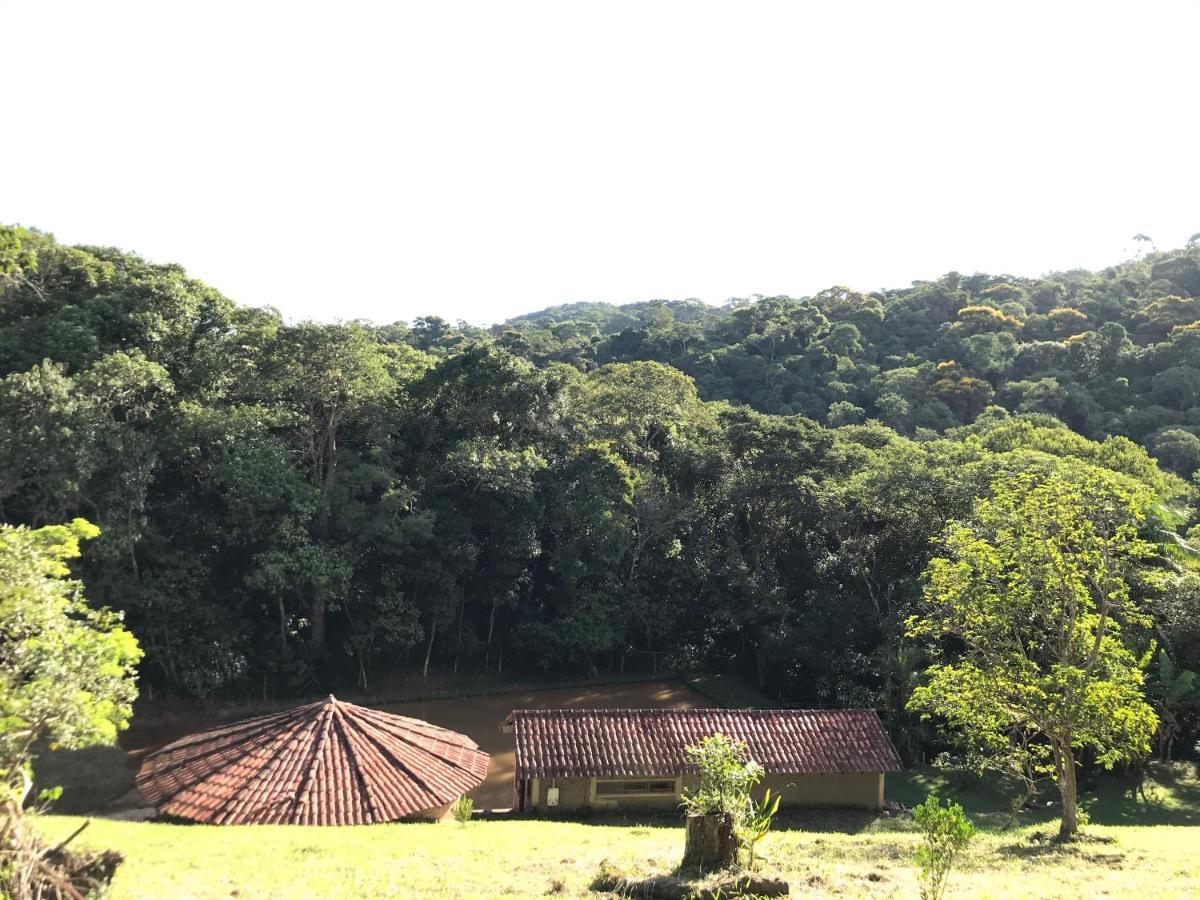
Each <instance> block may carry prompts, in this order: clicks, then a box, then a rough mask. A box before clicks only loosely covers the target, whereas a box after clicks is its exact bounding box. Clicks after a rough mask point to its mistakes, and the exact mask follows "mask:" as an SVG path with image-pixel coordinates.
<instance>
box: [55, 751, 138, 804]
mask: <svg viewBox="0 0 1200 900" xmlns="http://www.w3.org/2000/svg"><path fill="white" fill-rule="evenodd" d="M33 775H34V795H35V796H36V794H37V792H38V791H41V790H44V789H47V788H53V787H61V788H62V789H63V790H62V796H61V797H60V798H59V799H58V800H57V801H55V803H54V806H53V809H54V812H56V813H62V814H64V815H82V814H88V813H96V812H100V811H103V810H107V809H110V808H112V807H113V805H114V804H117V803H118V801H120V800H121V799H122V798H123V797H126V796H127V795H130V792H131V791H136V789H137V786H136V784H135V782H134V770H133V769H132V767H131V766H130V765H129V758H128V756H127V755H126V753H125V751H124V750H122V749H121V748H120V747H88V748H87V749H86V750H50V749H47V748H45V747H42V748H39V749H38V750H37V752H36V754H35V757H34V761H33ZM141 802H144V801H141Z"/></svg>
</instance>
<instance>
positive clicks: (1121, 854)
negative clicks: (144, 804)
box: [39, 764, 1200, 900]
mask: <svg viewBox="0 0 1200 900" xmlns="http://www.w3.org/2000/svg"><path fill="white" fill-rule="evenodd" d="M1154 776H1155V777H1154V780H1153V781H1151V782H1149V783H1148V784H1147V798H1148V801H1149V802H1146V801H1143V800H1141V799H1139V798H1137V797H1136V796H1134V795H1133V793H1132V791H1131V790H1130V787H1131V784H1130V783H1129V782H1126V781H1123V780H1121V779H1119V778H1115V777H1110V778H1106V779H1103V780H1101V781H1100V782H1099V783H1098V784H1097V785H1096V786H1095V788H1094V790H1092V791H1090V792H1087V793H1085V795H1084V806H1085V808H1087V809H1088V810H1089V813H1090V815H1091V817H1092V820H1093V822H1094V823H1096V824H1094V825H1092V826H1089V828H1088V829H1087V837H1088V838H1089V839H1088V840H1086V841H1084V842H1081V843H1079V844H1077V845H1072V846H1068V847H1065V848H1064V847H1058V846H1056V845H1054V844H1052V843H1050V842H1048V841H1047V840H1045V838H1046V837H1047V836H1049V835H1050V834H1051V833H1052V831H1053V824H1052V823H1053V822H1054V810H1053V808H1051V809H1042V810H1038V811H1037V812H1034V813H1022V814H1016V813H1012V812H1011V811H1010V810H1009V809H1008V807H1009V806H1010V801H1009V796H1008V795H1007V793H1006V792H1005V791H1004V790H1002V789H1000V788H997V787H996V783H995V782H994V781H987V782H984V783H983V784H980V783H978V782H976V783H972V784H968V785H959V786H958V789H955V787H956V786H955V785H954V784H953V783H952V781H951V779H949V778H948V777H947V776H946V775H945V774H943V773H939V772H935V771H932V770H928V771H923V772H918V773H911V774H908V775H905V776H900V777H895V778H892V779H891V780H890V781H889V791H888V793H889V796H890V797H892V798H893V799H899V800H902V801H903V802H905V803H909V804H912V803H915V802H916V801H918V800H920V799H922V798H923V797H924V796H925V794H926V793H928V792H929V791H930V790H936V791H938V792H939V793H940V794H942V795H943V796H953V797H955V798H956V799H959V800H960V802H962V803H963V804H964V806H965V807H966V809H967V810H968V813H969V814H970V815H971V816H972V818H973V819H974V820H975V821H976V822H977V823H978V824H979V825H980V826H981V829H982V831H981V834H980V836H979V837H978V838H977V840H976V842H975V843H974V844H973V845H972V848H971V850H970V851H969V853H968V856H967V857H966V859H965V860H964V862H963V864H962V866H961V868H960V869H959V870H957V871H956V872H955V873H954V874H953V875H952V876H951V884H950V895H951V896H957V897H997V898H1000V897H1003V898H1010V897H1082V896H1099V895H1101V894H1107V895H1109V896H1136V895H1138V894H1152V895H1153V896H1154V897H1155V898H1156V900H1158V898H1166V897H1187V896H1192V897H1194V896H1196V893H1197V885H1200V854H1197V852H1196V849H1197V848H1200V821H1198V815H1200V778H1198V777H1197V770H1196V766H1195V765H1194V764H1176V765H1174V766H1171V767H1158V768H1156V769H1155V770H1154ZM81 821H82V820H81V819H79V818H77V817H72V816H59V815H53V816H45V817H42V818H41V819H40V820H39V823H40V826H41V827H42V828H43V830H44V831H45V833H46V835H47V836H48V837H50V838H61V837H63V836H65V835H66V834H69V833H70V831H72V830H73V829H74V828H75V827H77V826H78V825H79V824H80V822H81ZM912 829H913V826H912V823H911V822H910V821H908V820H904V819H889V818H877V817H875V816H873V815H870V814H866V813H862V814H854V813H848V812H833V811H830V812H806V813H802V814H794V815H793V816H792V817H790V818H786V819H783V818H781V820H780V822H779V827H778V828H777V830H776V831H774V832H773V833H772V834H771V835H769V836H768V837H767V838H766V840H765V841H764V842H763V851H764V856H765V859H766V861H765V863H764V864H763V866H762V867H761V868H762V871H763V872H764V874H770V875H774V876H777V877H783V878H786V879H787V880H788V881H789V882H790V884H791V886H792V891H793V893H794V894H803V893H807V894H815V895H818V896H822V895H823V896H847V897H889V896H895V897H911V896H915V895H916V881H915V879H914V875H913V870H912V865H911V862H910V860H911V856H912V851H913V848H914V846H915V844H916V841H917V835H916V834H915V833H914V831H913V830H912ZM78 840H79V842H80V843H81V844H86V845H89V846H92V847H96V848H108V847H112V848H116V849H119V850H121V851H122V852H123V853H125V855H126V857H127V859H126V863H125V864H124V865H123V866H122V867H121V869H120V870H119V871H118V875H117V880H116V882H115V883H114V885H113V893H112V897H113V900H121V898H126V900H129V898H160V897H195V898H210V897H255V898H258V897H266V898H270V897H277V898H285V897H286V898H291V897H306V898H308V897H312V898H326V897H327V898H334V897H497V896H511V897H533V896H542V895H545V894H557V895H560V896H567V897H581V896H588V895H591V896H596V895H595V894H592V892H591V891H590V888H589V886H590V884H591V883H592V881H593V879H595V877H596V876H597V874H598V873H599V872H600V871H601V867H602V866H604V867H605V868H606V869H608V870H616V871H619V872H620V873H621V874H623V875H625V876H627V877H630V878H635V879H636V878H642V877H649V876H652V875H658V874H663V873H667V872H670V871H671V870H672V869H673V868H674V867H675V865H676V864H677V863H678V861H679V858H680V856H681V854H682V850H683V829H682V827H681V825H680V823H679V822H678V821H677V820H670V819H657V820H648V821H645V822H642V823H640V824H630V823H622V822H621V821H620V820H608V821H600V820H595V821H591V822H552V821H538V820H503V819H497V820H476V821H473V822H471V823H469V824H468V825H466V826H465V827H462V826H459V825H457V824H455V823H453V822H446V823H437V824H424V823H411V824H408V823H405V824H394V825H380V826H373V827H366V828H290V827H273V826H263V827H238V828H216V827H210V826H200V825H172V824H163V823H154V822H146V823H133V822H118V821H111V820H104V819H95V820H93V822H92V824H91V826H89V828H88V829H87V830H86V831H85V832H84V833H83V835H82V836H81V837H80V838H79V839H78Z"/></svg>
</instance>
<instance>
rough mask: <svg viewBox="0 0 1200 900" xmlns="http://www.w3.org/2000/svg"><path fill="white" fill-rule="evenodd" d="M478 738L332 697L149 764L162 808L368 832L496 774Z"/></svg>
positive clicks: (227, 730) (215, 820)
mask: <svg viewBox="0 0 1200 900" xmlns="http://www.w3.org/2000/svg"><path fill="white" fill-rule="evenodd" d="M487 767H488V755H487V754H486V753H484V752H483V751H481V750H480V749H479V747H478V745H476V744H475V742H474V741H472V740H471V739H470V738H468V737H466V736H464V735H461V734H458V733H456V732H453V731H447V730H446V729H444V728H438V727H437V726H435V725H430V724H428V723H427V722H422V721H421V720H420V719H410V718H406V717H404V716H394V715H390V714H388V713H383V712H379V711H378V710H374V709H368V708H366V707H363V706H355V705H354V704H352V703H343V702H341V701H339V700H335V699H334V698H333V697H332V696H330V697H329V698H328V699H327V700H322V701H319V702H317V703H310V704H307V705H305V706H299V707H296V708H295V709H292V710H288V711H287V712H282V713H274V714H272V715H268V716H259V717H257V718H254V719H246V720H245V721H242V722H236V723H234V724H232V725H226V726H224V727H222V728H217V729H214V730H213V731H206V732H203V733H201V734H193V735H190V736H188V737H185V738H182V739H181V740H178V741H175V742H174V743H173V744H168V745H167V746H166V747H164V748H163V749H161V750H159V751H158V752H156V753H153V754H151V755H150V756H148V757H147V758H146V761H145V763H143V765H142V768H141V770H140V771H139V772H138V777H137V783H138V787H139V788H140V789H141V791H142V793H143V794H144V795H145V796H146V799H148V800H149V801H150V802H151V803H153V804H154V805H155V806H157V807H158V808H159V810H160V811H162V812H164V813H166V814H168V815H171V816H177V817H179V818H183V819H191V820H193V821H196V822H208V823H212V824H218V825H249V824H295V825H360V824H369V823H374V822H388V821H391V820H393V819H399V818H401V817H403V816H407V815H412V814H414V813H418V812H423V811H426V810H429V809H432V808H434V807H437V806H441V805H442V804H445V803H448V802H450V801H452V800H454V799H455V798H457V797H459V796H461V795H462V794H465V793H466V792H467V791H469V790H471V789H472V788H474V787H476V786H477V785H478V784H479V783H480V782H481V781H483V779H484V776H485V775H486V774H487Z"/></svg>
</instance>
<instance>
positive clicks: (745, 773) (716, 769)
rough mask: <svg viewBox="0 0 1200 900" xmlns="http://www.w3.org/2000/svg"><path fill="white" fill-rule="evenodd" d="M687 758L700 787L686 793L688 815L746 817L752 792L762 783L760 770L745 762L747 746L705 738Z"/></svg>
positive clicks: (718, 737)
mask: <svg viewBox="0 0 1200 900" xmlns="http://www.w3.org/2000/svg"><path fill="white" fill-rule="evenodd" d="M687 759H688V762H690V763H691V764H692V765H694V766H695V767H696V768H697V769H699V770H700V785H699V787H697V788H696V790H694V791H685V792H684V794H683V806H684V809H686V810H687V813H688V815H692V816H710V815H715V814H717V813H728V814H729V815H731V816H735V817H738V818H740V817H741V816H743V815H744V814H745V811H746V804H747V802H749V800H750V791H751V789H752V788H753V787H754V786H755V785H756V784H758V782H759V781H760V780H762V776H763V768H762V766H760V765H759V764H758V763H756V762H754V761H753V760H748V759H746V745H745V744H744V743H742V742H741V741H735V740H733V739H731V738H727V737H725V735H723V734H714V735H713V736H712V737H706V738H705V739H704V740H702V741H701V742H700V743H699V744H695V745H693V746H691V747H688V748H687Z"/></svg>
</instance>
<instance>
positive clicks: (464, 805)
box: [450, 797, 475, 825]
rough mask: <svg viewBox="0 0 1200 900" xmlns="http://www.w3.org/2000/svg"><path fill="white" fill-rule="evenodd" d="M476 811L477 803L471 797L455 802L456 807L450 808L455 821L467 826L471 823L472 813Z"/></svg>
mask: <svg viewBox="0 0 1200 900" xmlns="http://www.w3.org/2000/svg"><path fill="white" fill-rule="evenodd" d="M474 811H475V801H474V800H472V799H471V798H470V797H459V798H458V799H457V800H455V801H454V805H453V806H451V807H450V813H451V814H452V815H453V816H454V821H455V822H457V823H458V824H459V825H466V824H467V823H468V822H470V821H471V813H473V812H474Z"/></svg>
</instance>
